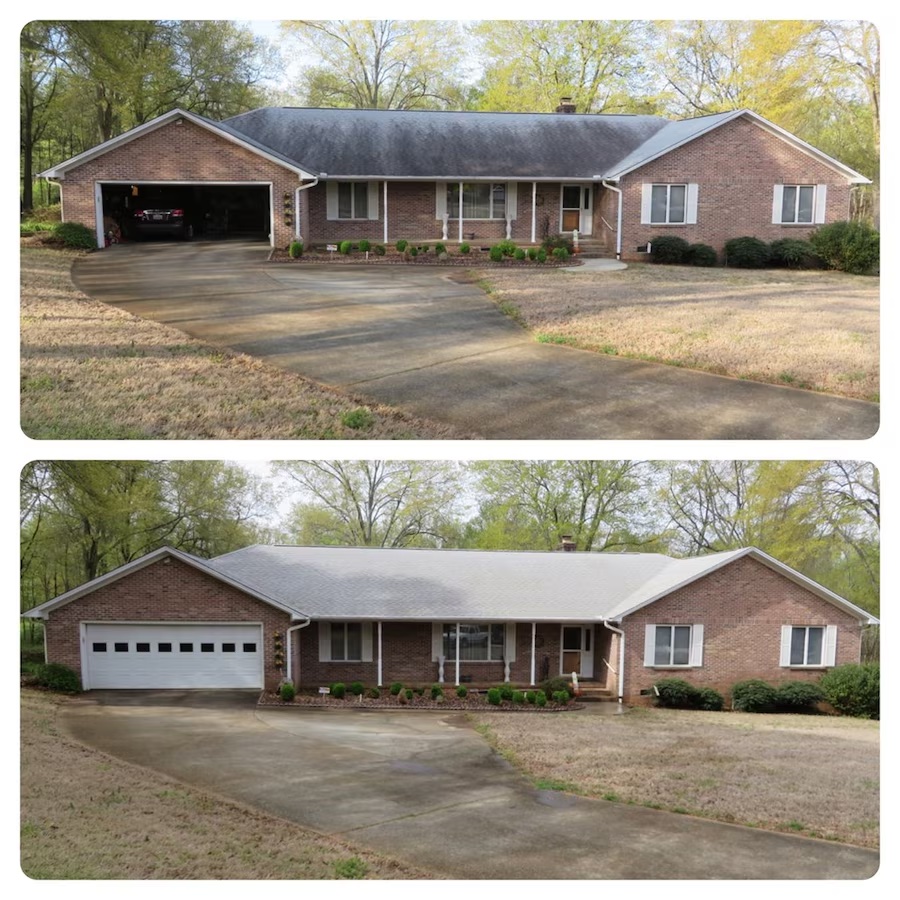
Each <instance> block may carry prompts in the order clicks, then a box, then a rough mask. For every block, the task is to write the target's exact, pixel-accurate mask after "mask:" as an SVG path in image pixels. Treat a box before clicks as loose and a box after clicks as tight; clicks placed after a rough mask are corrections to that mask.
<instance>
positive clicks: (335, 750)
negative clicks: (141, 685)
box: [62, 691, 878, 879]
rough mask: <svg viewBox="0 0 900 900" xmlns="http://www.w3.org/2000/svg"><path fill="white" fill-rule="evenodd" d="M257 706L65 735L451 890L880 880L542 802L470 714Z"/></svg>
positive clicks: (163, 700)
mask: <svg viewBox="0 0 900 900" xmlns="http://www.w3.org/2000/svg"><path fill="white" fill-rule="evenodd" d="M255 699H256V698H255V694H254V693H246V692H224V691H220V692H200V691H191V692H179V691H143V692H136V691H109V692H101V691H92V692H91V693H89V694H87V695H85V696H84V697H82V698H79V699H77V700H75V701H73V702H71V703H68V704H66V705H65V707H64V708H63V711H62V723H63V727H64V728H65V729H66V730H67V731H68V732H69V733H70V734H72V736H74V737H75V738H76V739H78V740H80V741H82V742H84V743H86V744H89V745H91V746H94V747H97V748H99V749H100V750H103V751H105V752H107V753H111V754H113V755H114V756H118V757H120V758H122V759H125V760H128V761H129V762H133V763H137V764H139V765H142V766H147V767H149V768H152V769H156V770H158V771H161V772H165V773H166V774H168V775H171V776H173V777H175V778H177V779H180V780H182V781H185V782H187V783H189V784H193V785H196V786H198V787H201V788H206V789H208V790H211V791H214V792H216V793H218V794H222V795H224V796H226V797H232V798H234V799H236V800H239V801H241V802H243V803H247V804H249V805H251V806H254V807H257V808H259V809H262V810H265V811H267V812H270V813H274V814H275V815H278V816H282V817H283V818H286V819H289V820H291V821H293V822H297V823H298V824H300V825H304V826H307V827H310V828H314V829H316V830H318V831H321V832H326V833H328V834H333V835H340V836H343V837H345V838H346V839H347V840H349V841H351V842H353V843H357V844H361V845H365V846H367V847H370V848H372V849H374V850H377V851H379V852H382V853H384V854H386V855H388V856H392V857H394V858H399V859H402V860H405V861H407V862H410V863H412V864H414V865H416V866H420V867H422V868H423V869H426V870H428V871H430V872H434V873H436V874H440V875H446V876H449V877H451V878H470V879H471V878H477V879H488V878H504V879H513V878H515V879H573V878H582V879H583V878H611V879H617V878H628V879H635V878H641V879H643V878H647V879H651V878H652V879H685V878H690V879H723V878H728V879H782V878H784V879H788V878H790V879H798V878H799V879H848V878H857V879H859V878H868V877H869V876H871V875H872V874H874V872H875V871H876V870H877V868H878V854H877V853H875V852H873V851H869V850H863V849H859V848H854V847H849V846H846V845H842V844H835V843H830V842H825V841H816V840H810V839H807V838H800V837H795V836H792V835H782V834H774V833H771V832H765V831H760V830H756V829H750V828H742V827H737V826H733V825H723V824H719V823H715V822H710V821H707V820H704V819H695V818H691V817H689V816H681V815H676V814H674V813H664V812H658V811H656V810H651V809H645V808H639V807H630V806H625V805H622V804H617V803H607V802H604V801H600V800H587V799H584V798H580V797H575V796H572V795H569V794H562V793H559V792H556V791H542V790H535V789H534V788H533V787H532V786H531V785H530V783H529V782H527V781H526V779H524V778H523V777H522V776H520V775H519V774H518V773H517V772H516V771H515V770H514V769H513V768H512V767H511V766H510V765H509V764H508V763H506V762H505V761H504V760H503V759H502V758H500V757H499V756H497V755H496V754H495V753H493V751H491V750H490V748H489V747H488V745H487V743H486V742H485V741H484V740H483V739H482V738H481V737H480V736H479V735H478V734H476V733H475V732H474V731H473V730H472V729H471V728H470V727H469V726H468V724H467V721H466V719H465V717H464V716H463V715H461V714H459V713H456V714H453V713H450V714H441V713H417V712H408V711H407V712H354V711H342V710H312V709H309V710H303V709H287V710H285V709H278V708H274V709H268V710H267V709H263V710H260V711H257V710H256V708H255ZM521 715H524V714H521ZM563 715H571V714H563Z"/></svg>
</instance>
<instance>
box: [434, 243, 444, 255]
mask: <svg viewBox="0 0 900 900" xmlns="http://www.w3.org/2000/svg"><path fill="white" fill-rule="evenodd" d="M446 252H447V245H446V244H442V243H441V242H440V241H438V242H437V243H436V244H435V245H434V253H435V256H440V255H441V254H442V253H446Z"/></svg>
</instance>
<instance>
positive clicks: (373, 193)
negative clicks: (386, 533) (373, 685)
mask: <svg viewBox="0 0 900 900" xmlns="http://www.w3.org/2000/svg"><path fill="white" fill-rule="evenodd" d="M369 218H370V219H377V218H378V182H377V181H370V182H369ZM370 631H371V629H370Z"/></svg>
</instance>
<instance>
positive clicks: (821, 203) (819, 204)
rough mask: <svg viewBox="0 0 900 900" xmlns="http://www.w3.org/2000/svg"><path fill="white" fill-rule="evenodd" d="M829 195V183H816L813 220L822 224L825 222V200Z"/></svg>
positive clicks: (817, 223)
mask: <svg viewBox="0 0 900 900" xmlns="http://www.w3.org/2000/svg"><path fill="white" fill-rule="evenodd" d="M827 196H828V185H827V184H817V185H816V209H815V212H814V213H813V222H815V224H816V225H822V224H823V223H824V222H825V200H826V198H827Z"/></svg>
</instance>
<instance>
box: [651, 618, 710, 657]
mask: <svg viewBox="0 0 900 900" xmlns="http://www.w3.org/2000/svg"><path fill="white" fill-rule="evenodd" d="M644 665H645V666H649V667H658V668H671V667H678V666H685V667H688V666H701V665H703V626H702V625H647V626H646V630H645V634H644Z"/></svg>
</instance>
